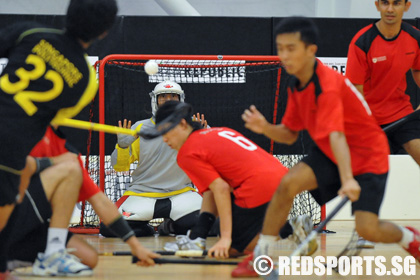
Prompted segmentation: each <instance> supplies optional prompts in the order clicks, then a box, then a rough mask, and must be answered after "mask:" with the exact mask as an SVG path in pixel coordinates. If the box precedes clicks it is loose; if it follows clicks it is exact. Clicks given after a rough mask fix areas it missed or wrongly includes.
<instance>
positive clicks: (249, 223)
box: [231, 198, 268, 252]
mask: <svg viewBox="0 0 420 280" xmlns="http://www.w3.org/2000/svg"><path fill="white" fill-rule="evenodd" d="M267 207H268V203H265V204H263V205H260V206H258V207H255V208H242V207H239V206H238V205H236V204H235V201H234V199H233V198H232V245H231V247H232V248H234V249H236V250H237V251H238V252H242V251H243V250H244V249H245V248H246V247H247V246H248V244H249V243H250V242H251V241H252V239H254V237H255V236H256V235H257V234H258V233H260V232H261V229H262V225H263V222H264V216H265V211H266V209H267Z"/></svg>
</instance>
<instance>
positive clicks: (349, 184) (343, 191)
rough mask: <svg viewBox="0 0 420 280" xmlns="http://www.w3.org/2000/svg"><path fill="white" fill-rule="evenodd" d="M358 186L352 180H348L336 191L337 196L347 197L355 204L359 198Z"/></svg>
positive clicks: (359, 189)
mask: <svg viewBox="0 0 420 280" xmlns="http://www.w3.org/2000/svg"><path fill="white" fill-rule="evenodd" d="M360 191H361V188H360V185H359V183H358V182H357V181H356V180H355V179H354V178H352V179H349V180H347V181H345V182H344V183H343V185H342V186H341V188H340V189H339V190H338V195H339V196H347V197H348V198H349V199H350V201H351V202H355V201H357V200H358V199H359V196H360Z"/></svg>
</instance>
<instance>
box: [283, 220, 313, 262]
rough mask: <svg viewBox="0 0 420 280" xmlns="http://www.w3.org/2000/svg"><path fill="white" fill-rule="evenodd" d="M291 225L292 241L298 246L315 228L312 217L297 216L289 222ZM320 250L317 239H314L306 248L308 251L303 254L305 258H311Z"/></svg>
mask: <svg viewBox="0 0 420 280" xmlns="http://www.w3.org/2000/svg"><path fill="white" fill-rule="evenodd" d="M289 223H290V225H291V226H292V228H293V236H292V239H293V240H294V241H295V242H296V244H298V245H299V244H300V243H302V242H303V241H304V240H305V239H306V237H307V236H308V235H309V234H310V233H311V231H312V230H313V228H314V225H313V223H312V219H311V217H309V216H308V215H302V216H297V217H294V218H292V219H290V220H289ZM317 249H318V242H317V241H316V239H312V240H311V241H310V242H309V243H308V246H307V248H306V251H304V252H303V253H302V255H304V256H310V255H312V254H313V253H315V252H316V250H317Z"/></svg>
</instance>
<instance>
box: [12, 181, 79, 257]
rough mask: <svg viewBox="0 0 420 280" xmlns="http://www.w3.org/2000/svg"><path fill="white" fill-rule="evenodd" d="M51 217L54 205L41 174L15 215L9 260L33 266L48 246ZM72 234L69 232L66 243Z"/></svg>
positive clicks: (31, 183) (14, 212)
mask: <svg viewBox="0 0 420 280" xmlns="http://www.w3.org/2000/svg"><path fill="white" fill-rule="evenodd" d="M51 215H52V209H51V204H50V202H49V201H48V200H47V197H46V196H45V192H44V188H43V186H42V183H41V180H40V177H39V174H35V175H34V176H33V177H32V179H31V182H30V184H29V187H28V190H27V192H26V195H25V198H24V199H23V201H22V203H21V204H19V205H18V206H17V207H16V208H15V211H13V213H12V216H11V217H10V220H11V221H12V224H10V225H9V224H8V225H7V228H9V227H11V229H9V230H11V234H10V236H9V240H8V243H9V250H8V259H9V260H20V261H27V262H34V261H35V259H36V257H37V254H38V253H39V252H44V251H45V248H46V246H47V236H48V227H49V225H50V218H51ZM71 236H72V234H71V233H70V232H69V234H68V236H67V242H68V240H69V239H70V238H71Z"/></svg>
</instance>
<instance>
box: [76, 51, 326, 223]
mask: <svg viewBox="0 0 420 280" xmlns="http://www.w3.org/2000/svg"><path fill="white" fill-rule="evenodd" d="M113 60H144V61H147V60H184V61H188V60H202V61H205V60H209V61H210V60H212V61H215V60H217V61H223V60H226V61H229V60H244V61H247V62H253V61H258V62H276V61H277V62H279V61H280V59H279V57H278V56H274V55H162V54H161V55H155V54H111V55H108V56H106V57H104V58H103V59H102V60H99V61H97V63H96V64H95V66H96V67H97V69H98V77H99V90H98V107H99V108H98V113H99V123H100V124H105V66H106V65H107V64H108V63H110V62H112V61H113ZM278 71H279V73H278V75H277V84H278V86H277V89H276V93H275V102H274V105H273V106H274V114H273V119H272V121H271V122H272V123H273V124H274V123H276V119H277V111H278V110H277V109H278V108H277V107H278V99H279V94H280V86H279V85H280V78H281V68H279V69H278ZM98 137H99V187H100V189H101V191H103V192H105V176H106V174H105V156H106V155H105V133H104V132H99V133H98ZM273 147H274V141H273V140H271V142H270V151H269V152H270V153H271V154H273ZM83 215H84V214H83V211H82V216H81V221H80V224H79V225H80V226H81V227H83V226H84V224H83ZM325 216H326V211H325V206H322V207H321V221H322V220H323V219H324V218H325Z"/></svg>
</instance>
